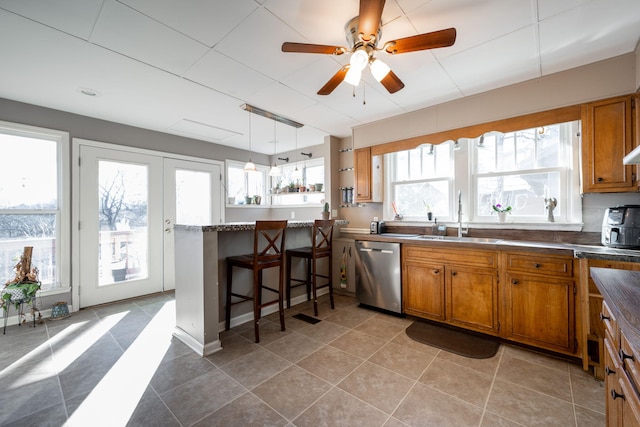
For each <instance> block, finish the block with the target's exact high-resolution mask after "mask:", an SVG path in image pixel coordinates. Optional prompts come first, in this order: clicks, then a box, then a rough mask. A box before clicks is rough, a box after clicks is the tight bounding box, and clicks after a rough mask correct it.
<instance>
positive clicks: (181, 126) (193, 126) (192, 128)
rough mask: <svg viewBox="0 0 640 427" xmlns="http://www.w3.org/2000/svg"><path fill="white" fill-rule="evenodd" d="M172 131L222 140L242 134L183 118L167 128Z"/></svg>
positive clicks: (211, 139) (214, 140) (195, 136)
mask: <svg viewBox="0 0 640 427" xmlns="http://www.w3.org/2000/svg"><path fill="white" fill-rule="evenodd" d="M167 130H168V131H169V132H171V133H176V134H178V135H183V136H186V137H189V138H196V139H204V140H205V141H213V142H221V141H224V140H225V139H228V138H231V137H233V136H238V135H240V134H239V133H238V132H234V131H232V130H229V129H224V128H219V127H217V126H211V125H208V124H206V123H200V122H197V121H195V120H189V119H182V120H180V121H178V122H176V123H174V124H173V125H172V126H170V127H169V129H167Z"/></svg>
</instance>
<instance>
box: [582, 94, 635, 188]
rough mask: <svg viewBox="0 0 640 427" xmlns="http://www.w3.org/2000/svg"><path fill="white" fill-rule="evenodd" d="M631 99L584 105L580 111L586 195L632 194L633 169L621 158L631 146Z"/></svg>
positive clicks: (633, 183) (623, 98)
mask: <svg viewBox="0 0 640 427" xmlns="http://www.w3.org/2000/svg"><path fill="white" fill-rule="evenodd" d="M632 123H633V121H632V97H631V96H622V97H617V98H612V99H606V100H602V101H597V102H591V103H588V104H585V105H584V106H583V110H582V130H583V139H582V161H583V165H582V168H583V173H584V177H583V186H584V188H583V190H584V192H585V193H606V192H624V191H633V190H634V187H635V182H634V181H635V178H634V176H633V172H634V167H633V166H624V165H623V164H622V159H623V157H624V156H625V155H627V154H628V153H629V152H630V151H631V150H632V149H633V147H634V142H633V129H632V128H633V125H632Z"/></svg>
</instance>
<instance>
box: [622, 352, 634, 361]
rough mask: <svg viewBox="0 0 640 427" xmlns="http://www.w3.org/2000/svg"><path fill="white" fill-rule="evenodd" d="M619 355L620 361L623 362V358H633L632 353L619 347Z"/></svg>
mask: <svg viewBox="0 0 640 427" xmlns="http://www.w3.org/2000/svg"><path fill="white" fill-rule="evenodd" d="M619 355H620V360H622V362H624V359H631V360H634V358H633V355H631V354H627V353H625V352H624V350H623V349H620V353H619Z"/></svg>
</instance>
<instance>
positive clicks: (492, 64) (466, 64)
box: [441, 27, 540, 96]
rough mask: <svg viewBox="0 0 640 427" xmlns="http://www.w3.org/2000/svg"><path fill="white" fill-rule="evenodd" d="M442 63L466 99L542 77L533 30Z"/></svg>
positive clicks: (517, 32)
mask: <svg viewBox="0 0 640 427" xmlns="http://www.w3.org/2000/svg"><path fill="white" fill-rule="evenodd" d="M441 63H442V66H443V67H444V70H445V72H446V73H447V74H448V75H449V76H451V79H452V80H453V81H454V82H455V84H456V86H458V87H459V88H460V90H461V91H462V93H463V94H464V95H465V96H468V95H471V94H475V93H479V92H484V91H487V90H491V89H495V88H498V87H502V86H508V85H511V84H514V83H517V82H521V81H524V80H529V79H533V78H536V77H539V76H540V68H539V60H538V55H537V51H536V42H535V32H534V30H533V28H532V27H527V28H524V29H522V30H519V31H515V32H513V33H511V34H508V35H506V36H503V37H500V38H498V39H494V40H492V41H490V42H488V43H484V44H482V45H480V46H477V47H475V48H473V49H468V50H465V51H463V52H460V53H458V54H456V55H453V56H450V57H448V58H444V59H443V60H442V61H441Z"/></svg>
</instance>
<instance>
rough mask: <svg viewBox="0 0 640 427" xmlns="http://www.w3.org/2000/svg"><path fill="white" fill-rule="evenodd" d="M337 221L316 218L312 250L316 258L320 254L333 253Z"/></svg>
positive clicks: (312, 236)
mask: <svg viewBox="0 0 640 427" xmlns="http://www.w3.org/2000/svg"><path fill="white" fill-rule="evenodd" d="M335 222H336V221H335V220H334V219H316V220H315V221H314V222H313V231H312V233H313V234H312V235H311V252H312V256H313V257H314V258H315V257H316V256H318V255H324V254H327V253H329V254H330V253H331V244H332V242H333V225H334V223H335Z"/></svg>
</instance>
